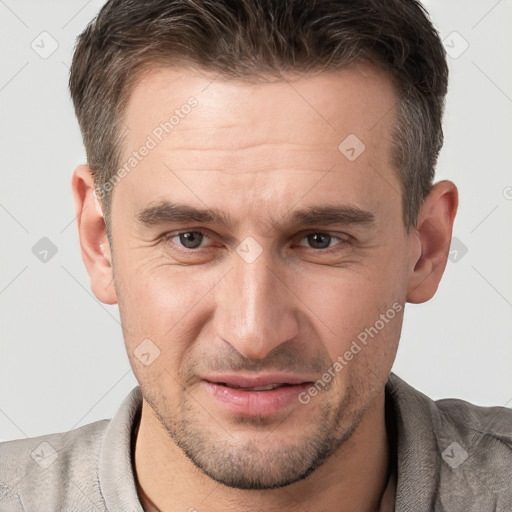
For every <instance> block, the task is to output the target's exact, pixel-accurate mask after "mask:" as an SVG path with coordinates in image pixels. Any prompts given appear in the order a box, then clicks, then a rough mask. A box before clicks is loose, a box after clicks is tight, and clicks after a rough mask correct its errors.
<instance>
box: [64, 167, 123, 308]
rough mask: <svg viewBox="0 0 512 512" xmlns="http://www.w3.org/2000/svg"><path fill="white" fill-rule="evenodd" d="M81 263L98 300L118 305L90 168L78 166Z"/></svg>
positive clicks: (76, 196) (76, 185) (75, 196)
mask: <svg viewBox="0 0 512 512" xmlns="http://www.w3.org/2000/svg"><path fill="white" fill-rule="evenodd" d="M71 188H72V191H73V199H74V202H75V214H76V219H77V223H78V235H79V237H80V247H81V250H82V259H83V262H84V264H85V267H86V269H87V273H88V274H89V279H90V282H91V289H92V292H93V293H94V295H95V296H96V298H97V299H98V300H100V301H101V302H103V303H105V304H117V295H116V291H115V288H114V276H113V272H112V255H111V253H110V244H109V241H108V238H107V230H106V226H105V220H104V218H103V211H102V208H101V204H100V202H99V200H98V199H97V197H96V196H95V194H94V189H95V185H94V179H93V176H92V173H91V170H90V168H89V167H88V166H87V165H80V166H78V167H77V168H76V169H75V171H74V173H73V178H72V180H71Z"/></svg>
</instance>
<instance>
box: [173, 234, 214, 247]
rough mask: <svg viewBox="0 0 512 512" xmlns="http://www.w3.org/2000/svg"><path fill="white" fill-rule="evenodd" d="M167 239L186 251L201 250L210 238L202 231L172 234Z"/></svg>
mask: <svg viewBox="0 0 512 512" xmlns="http://www.w3.org/2000/svg"><path fill="white" fill-rule="evenodd" d="M165 239H166V241H170V242H172V243H173V244H176V245H178V246H182V247H184V248H185V249H200V248H203V247H205V245H206V242H207V241H208V240H209V237H208V236H207V235H206V234H205V233H203V232H201V231H182V232H180V233H170V234H168V235H167V236H166V237H165Z"/></svg>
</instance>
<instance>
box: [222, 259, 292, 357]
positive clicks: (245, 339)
mask: <svg viewBox="0 0 512 512" xmlns="http://www.w3.org/2000/svg"><path fill="white" fill-rule="evenodd" d="M220 284H221V286H220V287H219V289H218V291H217V306H216V311H215V324H216V325H215V326H216V332H217V334H218V336H219V337H220V338H221V339H223V340H224V341H226V342H228V343H229V344H230V345H231V346H232V347H233V348H235V349H236V350H237V351H238V352H239V353H240V354H242V355H243V356H245V357H248V358H252V359H263V358H265V357H266V356H267V355H268V354H269V353H270V352H271V351H272V350H273V349H274V348H276V347H277V346H278V345H280V344H281V343H284V342H286V341H289V340H291V339H293V338H295V337H296V336H297V334H298V331H299V326H298V322H297V318H296V314H295V311H294V299H295V296H294V295H293V293H292V292H291V291H290V290H289V289H288V287H287V285H286V281H285V280H284V278H283V277H281V276H278V275H277V271H276V270H275V269H273V268H272V262H271V261H269V258H268V257H267V256H266V255H264V254H262V255H261V256H260V257H259V258H258V259H257V260H256V261H254V262H252V263H247V262H246V261H244V260H243V259H242V258H238V257H237V256H236V257H235V258H234V268H233V269H232V270H231V271H230V272H229V273H228V274H227V276H226V277H225V278H224V279H223V281H222V283H220Z"/></svg>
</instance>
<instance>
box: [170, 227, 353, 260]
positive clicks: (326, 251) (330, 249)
mask: <svg viewBox="0 0 512 512" xmlns="http://www.w3.org/2000/svg"><path fill="white" fill-rule="evenodd" d="M185 233H200V234H202V235H203V236H205V237H207V238H209V239H210V240H211V239H212V237H211V236H210V235H209V234H208V233H207V232H206V231H204V230H202V229H187V230H183V231H173V232H170V233H165V234H164V235H163V236H162V241H163V242H165V243H168V242H170V241H171V240H172V239H173V238H177V237H179V236H180V235H183V234H185ZM310 235H328V236H330V237H331V238H333V239H337V240H339V242H338V243H337V244H335V245H334V246H333V247H328V248H326V249H315V248H313V247H305V246H300V247H304V248H306V249H309V250H312V251H319V252H322V253H324V254H329V253H331V252H335V251H337V250H339V246H340V245H345V244H348V243H350V241H349V240H348V235H346V236H347V239H344V238H342V236H339V235H335V234H332V233H329V232H328V231H318V230H316V231H314V230H313V231H308V232H306V233H304V234H301V236H300V239H299V240H303V239H305V238H307V237H308V236H310ZM174 245H175V246H176V247H178V250H179V251H182V252H185V253H189V254H190V253H194V252H199V250H201V249H209V247H198V248H196V249H188V248H186V247H183V246H181V245H178V244H174Z"/></svg>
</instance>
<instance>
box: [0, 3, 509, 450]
mask: <svg viewBox="0 0 512 512" xmlns="http://www.w3.org/2000/svg"><path fill="white" fill-rule="evenodd" d="M102 4H103V2H102V1H99V0H93V1H91V0H89V1H69V0H68V1H64V0H62V1H51V2H50V1H41V0H38V1H36V0H32V1H29V0H23V1H14V0H0V48H2V60H1V68H0V151H1V153H0V155H1V156H0V158H1V160H0V168H1V173H2V174H1V182H0V183H1V187H0V223H1V224H0V225H1V233H2V252H1V266H0V312H1V329H2V331H1V332H2V334H1V339H0V439H3V440H7V439H14V438H21V437H25V436H35V435H40V434H44V433H49V432H57V431H66V430H69V429H71V428H74V427H77V426H80V425H84V424H86V423H90V422H92V421H95V420H98V419H102V418H106V417H111V416H112V414H113V413H114V411H115V410H116V408H117V407H118V405H119V403H120V402H121V400H122V399H123V398H124V397H125V395H126V394H127V393H128V392H129V390H130V389H132V388H133V387H134V386H135V385H136V380H135V378H134V376H133V374H132V372H131V369H130V366H129V363H128V358H127V356H126V353H125V349H124V344H123V340H122V335H121V329H120V326H119V320H118V314H117V308H116V307H112V306H105V305H103V304H101V303H99V302H98V301H97V300H96V299H95V298H94V297H93V296H92V294H91V292H90V289H89V281H88V276H87V274H86V271H85V268H84V266H83V263H82V260H81V256H80V251H79V242H78V236H77V230H76V225H75V223H74V211H73V204H72V197H71V191H70V178H71V173H72V171H73V169H74V167H75V166H76V165H77V164H79V163H83V162H85V156H84V155H85V153H84V150H83V147H82V142H81V138H80V133H79V130H78V125H77V122H76V120H75V117H74V113H73V109H72V105H71V101H70V99H69V93H68V91H67V79H68V67H69V64H70V61H71V55H72V48H73V44H74V40H75V38H76V36H77V35H78V34H79V33H80V32H81V31H82V30H83V28H84V27H85V25H86V24H87V22H88V21H89V20H90V19H92V18H93V16H94V15H95V14H96V13H97V11H98V10H99V8H100V7H101V5H102ZM425 4H426V6H427V8H428V9H429V11H430V12H431V15H432V19H433V21H434V23H435V25H436V26H437V27H438V29H439V31H440V33H441V35H442V37H443V39H444V40H445V41H446V44H447V47H448V49H449V51H450V53H451V54H452V57H450V58H449V65H450V69H451V84H450V92H449V96H448V103H447V112H446V118H445V138H446V140H445V147H444V149H443V151H442V155H441V159H440V162H439V166H438V178H439V179H444V178H449V179H452V180H453V181H455V182H456V183H457V185H458V187H459V190H460V197H461V201H460V210H459V215H458V219H457V221H456V224H455V233H454V235H455V236H456V237H457V239H458V241H457V242H456V244H455V245H454V249H457V250H458V252H457V253H455V252H454V253H453V254H452V259H453V260H454V261H451V262H449V264H448V267H447V271H446V274H445V277H444V280H443V282H442V284H441V287H440V289H439V292H438V294H437V296H436V297H435V298H434V299H433V300H432V301H430V302H429V303H427V304H424V305H419V306H413V305H408V306H407V309H406V320H405V325H404V330H403V335H402V341H401V346H400V349H399V352H398V356H397V360H396V363H395V366H394V371H395V372H396V373H397V374H398V375H399V376H401V377H402V378H404V379H405V380H407V381H408V382H409V383H410V384H412V385H413V386H415V387H417V388H418V389H420V390H421V391H423V392H425V393H426V394H428V395H430V396H432V397H433V398H441V397H459V398H463V399H466V400H469V401H471V402H474V403H477V404H482V405H490V404H498V405H507V406H509V407H510V406H511V405H512V371H511V362H512V343H511V339H510V338H511V336H510V333H511V328H512V315H511V308H512V291H511V290H512V287H511V274H512V267H511V265H510V262H511V261H512V242H511V240H512V238H511V232H512V231H511V224H512V216H511V209H512V200H511V198H512V175H511V173H510V169H511V167H512V166H511V163H512V162H511V161H512V153H511V145H512V67H511V53H512V31H511V30H510V27H511V26H512V2H511V1H510V0H499V1H496V0H473V1H469V0H458V1H456V0H450V1H449V2H448V1H446V0H436V1H434V0H430V1H426V2H425ZM44 31H46V32H48V33H49V34H50V35H51V36H47V35H42V36H41V35H40V34H41V33H42V32H44ZM454 32H456V34H454ZM52 39H54V40H55V41H56V42H57V43H58V48H57V49H56V50H55V51H54V52H53V53H52V54H51V55H49V56H46V55H43V56H45V57H46V58H42V57H41V56H40V55H39V54H38V53H36V51H34V49H33V48H32V46H31V45H33V46H34V47H35V48H37V49H38V51H39V52H40V53H43V54H44V52H49V51H50V50H51V49H52V46H51V45H52V44H55V43H53V41H52ZM466 44H467V45H469V46H468V47H467V49H465V47H466ZM464 49H465V51H463V50H464ZM42 237H48V238H49V239H50V240H51V241H52V242H53V243H54V244H55V246H56V247H57V249H58V252H57V253H56V254H55V255H54V256H53V257H51V258H48V261H47V262H42V261H40V260H39V259H38V258H37V257H36V256H35V255H34V254H33V252H32V248H33V247H34V245H35V244H36V243H37V242H38V241H39V240H40V239H41V238H42ZM464 248H467V253H465V254H464V251H465V249H464ZM461 249H462V250H461Z"/></svg>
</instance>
